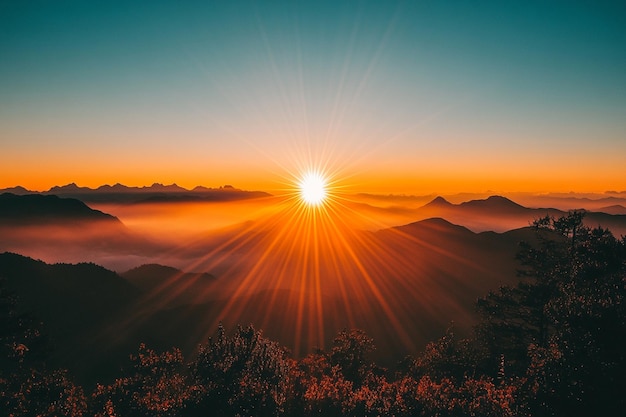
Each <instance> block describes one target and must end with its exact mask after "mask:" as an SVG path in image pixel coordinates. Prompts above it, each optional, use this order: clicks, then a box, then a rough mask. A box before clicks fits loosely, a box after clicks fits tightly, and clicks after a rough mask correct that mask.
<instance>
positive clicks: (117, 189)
mask: <svg viewBox="0 0 626 417" xmlns="http://www.w3.org/2000/svg"><path fill="white" fill-rule="evenodd" d="M0 193H11V194H15V195H27V194H43V195H57V196H62V197H68V198H75V199H78V200H81V201H84V202H87V203H144V202H146V203H147V202H155V203H156V202H183V201H235V200H245V199H251V198H262V197H269V196H270V194H268V193H266V192H263V191H246V190H240V189H238V188H235V187H233V186H231V185H224V186H222V187H219V188H207V187H203V186H197V187H195V188H193V189H191V190H188V189H186V188H183V187H180V186H178V185H176V184H170V185H163V184H159V183H154V184H152V185H151V186H145V187H128V186H126V185H122V184H119V183H118V184H115V185H108V184H107V185H102V186H100V187H98V188H89V187H79V186H78V185H76V184H75V183H71V184H67V185H63V186H54V187H52V188H50V189H49V190H48V191H43V192H37V191H30V190H27V189H26V188H24V187H21V186H17V187H11V188H5V189H0Z"/></svg>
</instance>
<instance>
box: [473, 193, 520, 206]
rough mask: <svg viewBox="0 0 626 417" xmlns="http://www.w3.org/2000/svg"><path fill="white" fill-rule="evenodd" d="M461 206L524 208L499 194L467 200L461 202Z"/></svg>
mask: <svg viewBox="0 0 626 417" xmlns="http://www.w3.org/2000/svg"><path fill="white" fill-rule="evenodd" d="M461 206H466V207H493V208H515V209H525V207H524V206H522V205H519V204H517V203H516V202H515V201H513V200H510V199H508V198H506V197H502V196H501V195H492V196H489V197H487V198H486V199H484V200H471V201H467V202H465V203H461Z"/></svg>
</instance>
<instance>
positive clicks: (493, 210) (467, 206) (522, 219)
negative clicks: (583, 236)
mask: <svg viewBox="0 0 626 417" xmlns="http://www.w3.org/2000/svg"><path fill="white" fill-rule="evenodd" d="M622 209H623V207H622V206H619V205H616V206H613V207H610V208H609V210H608V211H610V212H611V213H608V212H601V211H588V210H585V212H586V214H585V218H584V222H585V224H586V225H587V226H589V227H598V226H600V227H603V228H608V229H610V230H611V231H612V232H613V234H614V235H616V236H620V235H626V213H624V212H622ZM566 214H567V211H563V210H558V209H555V208H528V207H524V206H522V205H520V204H517V203H516V202H514V201H512V200H510V199H508V198H506V197H502V196H497V195H494V196H490V197H488V198H486V199H482V200H471V201H467V202H463V203H460V204H452V203H450V202H449V201H447V200H446V199H445V198H443V197H436V198H435V199H433V200H432V201H431V202H429V203H428V204H425V205H424V206H422V207H420V208H418V209H416V210H414V211H413V216H414V219H415V220H421V219H427V218H431V217H442V218H445V219H446V220H449V221H450V222H452V223H455V224H460V225H463V226H466V227H468V228H470V229H472V230H474V231H489V230H491V231H499V232H503V231H506V230H510V229H514V228H520V227H525V226H528V225H529V224H531V223H532V222H533V220H535V219H538V218H541V217H545V216H552V217H561V216H564V215H566Z"/></svg>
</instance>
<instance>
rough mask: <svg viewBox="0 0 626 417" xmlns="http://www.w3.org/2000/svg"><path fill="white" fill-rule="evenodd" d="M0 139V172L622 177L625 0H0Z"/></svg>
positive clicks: (428, 180)
mask: <svg viewBox="0 0 626 417" xmlns="http://www.w3.org/2000/svg"><path fill="white" fill-rule="evenodd" d="M183 3H184V4H183ZM0 144H1V149H2V152H1V155H0V165H1V166H3V168H0V187H2V186H13V185H17V184H22V185H25V186H30V187H32V188H35V189H37V188H47V187H49V186H52V185H54V184H55V183H67V182H72V181H76V182H78V183H82V184H84V185H98V184H100V183H104V182H109V183H114V182H124V183H128V184H129V185H143V184H146V183H151V182H153V181H161V182H178V183H179V184H183V185H189V186H191V185H195V184H200V183H202V184H205V185H219V184H220V183H233V182H235V183H236V184H237V185H240V186H242V187H247V188H254V187H256V186H262V185H263V184H268V183H269V181H270V180H271V179H272V178H273V177H272V176H273V175H275V174H280V173H281V172H283V170H287V171H290V170H294V169H297V168H298V167H301V166H303V165H307V164H309V163H312V164H316V165H328V167H329V168H331V169H334V170H338V171H339V172H340V174H341V175H344V176H352V175H354V176H355V178H361V177H359V176H362V178H363V179H362V180H361V181H364V182H363V184H374V183H375V182H376V181H375V180H373V179H376V178H378V179H379V180H378V183H376V184H377V185H376V187H378V188H381V187H382V185H381V184H383V183H384V182H385V181H388V182H389V183H393V184H394V186H393V187H391V186H390V188H389V189H390V190H391V191H405V192H411V191H412V190H416V191H422V190H423V191H436V190H435V189H436V188H437V186H438V184H439V185H441V186H444V183H445V184H447V185H445V187H448V188H451V187H452V183H453V182H454V181H455V178H459V177H462V178H460V180H459V181H460V182H458V186H459V187H469V188H472V187H473V188H474V189H476V190H478V189H487V188H497V187H500V188H503V187H507V183H506V182H505V181H509V183H510V188H511V189H520V188H524V187H525V186H524V184H527V187H526V188H528V187H536V186H538V185H541V184H544V185H545V186H546V187H552V188H554V189H555V190H556V189H558V190H559V191H563V190H567V189H576V187H579V188H581V190H582V189H584V190H605V189H616V188H617V189H626V174H624V172H626V170H625V169H624V168H623V167H624V166H626V164H625V163H626V3H625V2H623V1H615V2H602V1H598V2H593V1H585V2H577V1H494V2H481V1H451V2H441V1H412V2H394V1H378V2H356V1H346V2H322V1H311V2H299V1H285V2H279V1H267V2H261V1H256V2H252V1H219V2H212V1H203V2H200V1H198V2H175V1H146V2H116V1H103V2H99V1H75V2H72V1H6V2H2V3H1V4H0ZM491 177H494V178H498V179H499V180H498V181H500V182H497V181H495V182H494V184H493V185H492V184H489V178H491ZM366 178H369V180H366ZM542 178H544V180H543V181H544V182H543V183H542ZM266 179H267V181H266ZM472 179H473V180H472ZM547 179H549V181H548V180H547ZM264 181H265V182H264ZM367 181H370V182H367ZM446 181H447V182H446ZM472 181H473V182H472ZM545 181H547V182H545ZM550 181H552V182H550ZM585 181H586V183H585V184H583V182H585ZM550 184H551V185H550ZM372 187H374V186H373V185H372ZM383 188H384V187H383Z"/></svg>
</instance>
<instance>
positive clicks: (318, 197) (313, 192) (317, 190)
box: [298, 171, 328, 206]
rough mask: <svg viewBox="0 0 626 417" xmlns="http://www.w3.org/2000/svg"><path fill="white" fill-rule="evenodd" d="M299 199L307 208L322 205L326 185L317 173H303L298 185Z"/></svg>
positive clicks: (324, 180) (325, 193)
mask: <svg viewBox="0 0 626 417" xmlns="http://www.w3.org/2000/svg"><path fill="white" fill-rule="evenodd" d="M298 189H299V190H300V198H301V199H302V201H303V202H304V203H305V204H307V205H309V206H319V205H321V204H323V203H324V201H325V200H326V197H327V194H328V193H327V184H326V178H324V177H323V176H322V175H321V174H320V173H318V172H314V171H311V172H307V173H305V174H304V175H303V176H302V178H301V179H300V181H299V183H298Z"/></svg>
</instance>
